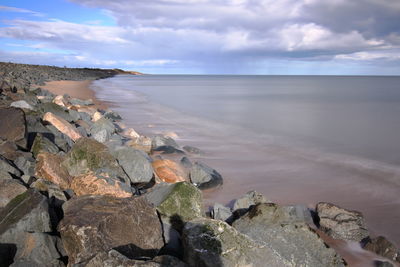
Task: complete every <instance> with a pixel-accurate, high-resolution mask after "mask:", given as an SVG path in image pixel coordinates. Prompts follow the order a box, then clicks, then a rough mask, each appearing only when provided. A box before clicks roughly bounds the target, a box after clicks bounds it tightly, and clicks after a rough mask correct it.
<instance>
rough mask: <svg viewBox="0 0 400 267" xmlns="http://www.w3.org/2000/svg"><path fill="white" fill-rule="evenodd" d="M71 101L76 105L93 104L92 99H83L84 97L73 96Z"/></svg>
mask: <svg viewBox="0 0 400 267" xmlns="http://www.w3.org/2000/svg"><path fill="white" fill-rule="evenodd" d="M69 102H70V103H71V104H72V105H74V106H77V105H79V106H90V105H93V100H92V99H87V100H82V99H77V98H71V99H70V100H69Z"/></svg>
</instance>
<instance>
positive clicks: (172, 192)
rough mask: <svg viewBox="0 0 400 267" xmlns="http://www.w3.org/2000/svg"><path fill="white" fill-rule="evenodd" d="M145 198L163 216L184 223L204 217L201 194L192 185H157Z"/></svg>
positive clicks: (185, 183)
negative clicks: (174, 218)
mask: <svg viewBox="0 0 400 267" xmlns="http://www.w3.org/2000/svg"><path fill="white" fill-rule="evenodd" d="M145 196H146V198H147V199H148V200H149V202H150V203H152V204H153V205H154V206H155V207H156V208H157V210H158V212H159V213H160V214H161V215H163V216H166V217H173V216H175V217H177V218H176V219H179V220H181V221H183V222H185V221H189V220H191V219H194V218H197V217H201V216H203V198H202V195H201V192H200V191H199V190H198V189H197V188H196V187H195V186H193V185H191V184H190V183H187V182H180V183H175V184H166V183H161V184H157V185H156V186H154V187H153V188H152V191H150V192H149V193H147V194H146V195H145ZM178 217H179V218H178Z"/></svg>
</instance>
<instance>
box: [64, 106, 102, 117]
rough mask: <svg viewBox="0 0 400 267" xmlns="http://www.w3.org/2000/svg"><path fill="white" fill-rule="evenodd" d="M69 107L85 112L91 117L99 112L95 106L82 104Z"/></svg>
mask: <svg viewBox="0 0 400 267" xmlns="http://www.w3.org/2000/svg"><path fill="white" fill-rule="evenodd" d="M68 108H69V109H73V110H76V111H78V112H85V113H87V114H89V115H90V116H91V117H92V116H93V115H94V114H95V113H96V112H97V109H96V108H94V107H87V106H80V105H75V106H70V107H68Z"/></svg>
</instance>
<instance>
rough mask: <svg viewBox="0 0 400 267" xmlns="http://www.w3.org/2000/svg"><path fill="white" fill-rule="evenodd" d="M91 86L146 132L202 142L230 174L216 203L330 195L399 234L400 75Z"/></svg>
mask: <svg viewBox="0 0 400 267" xmlns="http://www.w3.org/2000/svg"><path fill="white" fill-rule="evenodd" d="M93 88H94V89H95V90H96V92H97V96H98V97H99V98H100V99H102V100H107V101H110V102H113V103H115V104H117V107H115V108H114V109H115V110H116V111H118V112H119V113H120V114H121V115H122V116H123V118H124V120H125V122H126V124H128V125H129V126H131V127H134V128H135V129H137V130H138V131H140V132H142V133H143V134H147V135H151V134H155V133H165V132H171V131H173V132H175V133H177V134H178V136H179V138H178V141H179V142H180V143H181V144H189V145H195V146H199V147H200V148H201V149H203V150H204V152H205V154H204V155H203V156H201V157H198V158H195V160H202V161H205V162H206V163H209V165H212V167H215V168H216V169H217V170H218V171H220V172H221V173H222V175H223V176H224V178H225V179H224V186H223V188H222V189H219V190H217V191H216V192H210V193H206V195H205V196H206V198H207V199H208V200H209V201H210V203H211V202H214V201H219V202H223V203H228V202H229V200H231V199H233V198H235V197H237V196H239V195H240V194H241V193H244V192H246V191H248V190H251V189H256V190H258V191H260V192H262V193H264V194H265V195H266V196H267V197H269V198H270V199H272V200H274V201H277V202H278V203H285V204H287V203H303V204H306V205H310V206H311V205H314V204H315V203H317V202H319V201H330V202H334V203H337V204H340V205H343V206H345V207H348V208H353V209H357V210H360V211H362V212H363V213H364V214H365V215H366V217H367V219H368V222H369V224H370V226H371V228H373V230H376V231H377V232H378V234H386V235H387V236H390V237H391V238H392V240H394V241H395V242H397V243H400V230H399V228H398V227H397V226H398V222H400V199H399V197H398V196H399V195H400V142H399V140H400V77H372V76H366V77H348V76H206V75H204V76H195V75H194V76H190V75H148V76H126V75H121V76H117V77H114V78H110V79H105V80H98V81H95V82H94V84H93ZM366 203H368V205H366Z"/></svg>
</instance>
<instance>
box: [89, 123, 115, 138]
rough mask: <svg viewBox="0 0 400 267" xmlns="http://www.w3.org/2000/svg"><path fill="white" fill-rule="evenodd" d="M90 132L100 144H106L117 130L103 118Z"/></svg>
mask: <svg viewBox="0 0 400 267" xmlns="http://www.w3.org/2000/svg"><path fill="white" fill-rule="evenodd" d="M89 132H90V134H91V135H92V137H93V138H94V139H96V140H97V141H98V142H100V143H104V142H106V141H108V139H109V138H110V136H111V135H112V134H113V133H115V132H116V128H115V126H114V124H113V123H112V122H111V121H109V120H108V119H106V118H104V117H102V118H101V119H99V120H98V121H96V122H95V123H94V124H93V125H92V126H91V127H90V130H89Z"/></svg>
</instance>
